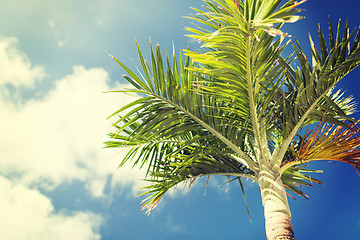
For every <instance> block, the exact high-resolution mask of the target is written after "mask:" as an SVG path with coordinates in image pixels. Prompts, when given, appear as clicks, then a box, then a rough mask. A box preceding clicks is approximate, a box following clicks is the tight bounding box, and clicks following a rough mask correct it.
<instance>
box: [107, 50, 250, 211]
mask: <svg viewBox="0 0 360 240" xmlns="http://www.w3.org/2000/svg"><path fill="white" fill-rule="evenodd" d="M150 48H151V64H150V65H149V64H148V63H147V61H146V60H145V59H144V58H143V55H142V53H141V50H140V48H139V47H138V52H139V59H140V62H141V66H142V72H143V73H142V74H141V76H140V77H139V76H138V75H136V74H135V73H134V72H132V71H131V70H130V69H129V68H127V67H126V66H125V65H123V64H122V63H121V62H120V61H118V60H117V59H115V58H114V57H113V58H114V59H115V60H116V61H117V62H118V63H119V64H120V65H121V66H122V67H123V68H124V69H125V71H127V73H128V74H129V77H128V76H125V78H126V79H127V80H128V81H129V82H130V83H131V84H132V85H133V86H134V87H135V88H134V89H128V90H119V91H114V92H130V93H140V96H139V99H137V100H135V101H134V102H132V103H130V104H128V105H126V106H124V107H122V108H120V109H119V110H118V111H116V112H115V113H114V114H112V115H111V116H110V117H114V116H115V115H119V114H122V116H119V117H118V119H117V120H116V121H115V122H114V123H113V126H114V128H115V130H114V132H113V133H110V134H109V136H110V138H112V140H110V141H107V142H105V144H106V147H112V148H114V147H132V148H131V149H130V151H129V152H128V154H127V155H126V157H125V158H124V159H123V160H122V161H121V163H120V165H119V166H120V167H121V166H122V165H124V164H125V163H127V162H131V161H133V166H138V167H140V168H142V167H147V176H146V180H147V181H150V182H152V183H153V184H152V185H150V186H148V188H149V189H150V190H149V191H148V192H147V193H151V194H152V195H151V196H150V197H149V198H148V199H147V200H146V201H145V202H146V204H145V205H146V206H148V207H150V209H151V208H152V207H151V206H155V205H153V204H155V203H157V201H158V200H159V199H160V198H161V197H162V196H163V194H165V192H166V191H167V190H168V189H170V188H171V187H174V186H175V185H177V184H178V183H180V182H184V181H186V180H189V179H195V178H196V177H198V176H203V175H208V176H209V175H220V174H221V175H229V176H241V177H245V178H250V179H254V175H255V172H256V165H255V164H254V161H253V160H252V158H251V149H250V148H248V145H247V143H246V139H247V135H248V132H247V131H246V130H243V131H239V130H238V126H239V124H242V122H241V118H240V117H238V113H237V112H232V113H230V112H228V111H224V109H226V108H227V105H228V104H227V103H225V104H224V103H223V102H222V101H220V100H218V99H216V98H214V97H212V96H210V95H206V94H196V92H195V91H194V88H196V86H197V82H198V81H199V78H200V77H198V76H194V75H193V74H191V73H190V72H189V70H188V68H191V67H192V66H193V65H194V63H193V61H192V60H190V58H189V57H186V58H185V62H184V61H183V59H182V57H181V56H180V64H178V61H177V58H176V56H175V54H174V55H173V59H172V63H171V61H170V58H169V56H168V55H167V57H166V61H165V63H164V62H163V60H162V56H161V50H160V48H159V47H158V46H157V47H156V49H155V51H153V48H152V46H150ZM200 81H201V80H200Z"/></svg>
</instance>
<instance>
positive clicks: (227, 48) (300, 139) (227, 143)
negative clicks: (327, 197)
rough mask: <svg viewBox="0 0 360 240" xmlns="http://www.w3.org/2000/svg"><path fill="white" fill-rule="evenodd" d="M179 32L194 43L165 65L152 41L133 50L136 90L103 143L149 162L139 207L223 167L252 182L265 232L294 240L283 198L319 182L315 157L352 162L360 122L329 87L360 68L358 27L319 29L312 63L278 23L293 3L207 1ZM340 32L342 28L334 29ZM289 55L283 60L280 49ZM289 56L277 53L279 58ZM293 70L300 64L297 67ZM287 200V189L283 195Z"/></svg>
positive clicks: (143, 164) (356, 157)
mask: <svg viewBox="0 0 360 240" xmlns="http://www.w3.org/2000/svg"><path fill="white" fill-rule="evenodd" d="M204 2H205V4H206V5H205V6H204V9H203V10H198V9H194V10H195V11H196V14H194V15H191V16H190V17H189V18H190V19H192V20H194V21H195V22H196V23H197V24H198V25H196V27H195V28H187V30H188V31H189V32H190V34H191V35H190V37H191V38H194V39H196V40H198V41H199V42H200V43H201V45H202V49H201V50H199V51H190V50H184V52H185V57H183V56H182V55H181V54H180V56H176V54H175V53H174V54H173V56H172V57H170V56H169V55H168V54H167V56H166V59H165V61H163V58H162V55H161V50H160V48H159V46H156V48H155V49H153V47H152V45H151V43H150V49H151V62H150V63H148V62H147V61H146V60H144V58H143V55H142V52H141V50H140V48H139V45H137V47H138V53H139V58H140V63H141V68H142V71H139V74H138V75H137V74H135V73H134V72H132V71H131V70H130V69H128V68H127V67H126V66H125V65H124V64H122V62H120V61H118V60H117V59H115V58H114V59H115V60H116V61H117V62H118V63H119V64H120V65H121V66H122V67H123V68H124V69H125V71H126V72H127V73H128V75H129V76H124V77H125V78H126V79H127V80H128V81H129V82H130V83H131V84H132V86H133V87H134V88H133V89H128V90H119V91H116V92H131V93H137V94H139V98H138V100H136V101H134V102H132V103H130V104H128V105H126V106H124V107H122V108H121V109H119V110H118V111H117V112H115V113H114V114H113V115H112V116H111V117H113V116H114V115H119V114H120V113H121V114H122V116H119V119H117V120H116V121H115V122H114V124H113V126H114V127H115V130H114V132H113V133H111V134H109V136H110V138H111V140H109V141H108V142H106V146H107V147H112V148H113V147H131V149H130V151H129V152H128V154H127V156H126V157H125V158H124V159H123V160H122V162H121V163H120V166H122V165H123V164H125V163H127V162H132V164H133V165H134V166H138V167H140V168H146V173H147V175H146V180H147V181H149V185H148V186H147V187H145V189H147V191H146V192H145V193H144V194H149V196H148V197H147V198H146V199H145V200H144V205H143V208H146V209H148V212H150V211H151V210H153V209H154V208H155V206H156V205H157V204H158V202H159V200H160V199H161V198H162V197H163V196H164V194H165V193H166V192H167V191H168V190H169V189H170V188H173V187H175V186H176V185H177V184H179V183H184V182H185V183H188V184H189V185H191V184H192V183H193V182H194V181H195V180H196V179H198V178H200V177H204V176H206V177H207V178H208V179H209V177H210V176H214V175H223V176H226V177H228V178H229V181H233V180H236V181H238V182H239V183H240V186H241V189H242V191H243V193H244V188H243V185H242V181H241V180H242V179H250V180H253V181H255V182H256V183H258V185H259V188H260V192H261V197H262V202H263V207H264V214H265V221H266V233H267V238H268V239H295V237H294V231H293V227H292V225H291V212H290V209H289V204H288V200H287V195H290V193H295V194H298V195H300V196H303V197H305V198H307V195H306V194H305V193H304V192H303V191H301V190H300V187H302V186H311V185H312V184H314V183H319V182H320V181H318V180H316V179H314V178H313V177H311V176H310V174H309V173H311V172H314V170H311V169H309V168H308V166H307V163H309V162H312V161H319V160H327V161H342V162H346V163H349V164H351V165H352V166H353V167H354V168H355V169H356V170H360V148H359V146H360V136H359V135H358V133H359V131H360V129H359V127H358V121H356V119H354V118H352V117H351V114H352V113H353V112H354V103H353V100H352V98H351V97H344V96H343V93H342V92H341V91H334V87H335V84H336V83H338V82H339V81H340V79H342V78H343V77H344V76H345V75H346V74H348V73H349V72H351V71H352V70H353V69H354V68H356V67H357V66H358V65H360V46H359V41H360V33H359V30H358V31H357V33H355V32H354V31H353V32H349V28H348V23H347V22H346V25H345V27H343V30H342V31H341V28H342V25H341V22H340V21H339V23H338V26H337V29H336V31H334V29H333V27H332V25H331V21H330V20H329V32H330V34H329V39H328V42H327V41H326V40H325V37H324V35H323V33H322V30H321V28H320V26H319V31H318V33H319V34H318V35H319V43H320V44H319V45H320V47H319V50H317V48H316V47H315V45H314V43H313V40H312V38H311V36H310V44H311V49H312V55H311V57H312V59H311V61H308V59H307V58H306V56H305V55H304V53H303V50H302V48H301V46H300V44H299V43H298V42H297V41H296V40H295V41H294V42H292V41H291V40H289V39H290V38H289V37H288V36H287V34H285V33H284V32H282V31H281V27H282V26H283V25H284V24H285V23H292V22H295V21H297V20H299V19H301V17H300V16H298V15H296V14H298V13H299V12H300V9H298V8H296V7H297V6H298V5H299V4H301V3H303V2H305V1H301V2H295V1H294V0H289V1H287V2H286V3H284V4H282V5H281V4H280V3H281V2H282V1H281V0H243V1H239V0H204ZM342 32H343V33H342ZM286 46H288V48H292V49H293V51H294V53H293V54H290V55H289V56H286V54H285V52H286V51H284V49H286ZM284 55H285V57H284ZM296 66H297V67H296ZM290 196H291V195H290Z"/></svg>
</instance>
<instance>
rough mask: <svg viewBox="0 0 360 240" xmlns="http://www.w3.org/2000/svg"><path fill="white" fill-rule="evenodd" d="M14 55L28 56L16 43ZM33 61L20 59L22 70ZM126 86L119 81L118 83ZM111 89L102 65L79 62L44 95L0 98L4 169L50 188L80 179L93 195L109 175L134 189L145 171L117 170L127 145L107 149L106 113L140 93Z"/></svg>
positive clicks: (1, 170)
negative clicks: (20, 100)
mask: <svg viewBox="0 0 360 240" xmlns="http://www.w3.org/2000/svg"><path fill="white" fill-rule="evenodd" d="M10 39H12V38H10ZM6 41H9V39H7V40H6ZM11 41H13V40H11ZM2 43H3V41H2ZM12 56H13V57H14V58H15V59H18V58H19V57H22V58H23V59H27V56H26V55H25V54H23V53H21V52H19V51H18V50H16V49H13V55H12ZM7 57H9V56H7V55H6V56H5V58H7ZM30 65H31V63H30V62H29V61H20V62H19V66H18V67H19V69H20V70H19V71H21V69H26V70H27V69H29V68H27V67H26V66H30ZM40 68H41V67H40ZM21 74H22V73H19V76H21ZM31 76H32V78H31V79H30V81H35V80H34V78H36V77H37V76H38V75H36V74H33V75H31ZM11 83H12V82H11ZM20 84H23V85H20ZM17 86H18V87H20V86H25V87H28V83H27V82H26V81H24V80H23V79H22V78H19V81H18V82H17ZM124 87H125V86H124V85H119V84H117V85H116V86H114V89H121V88H124ZM111 89H112V88H111V87H110V79H109V75H108V73H107V72H106V71H105V70H104V69H102V68H92V69H85V68H84V67H83V66H75V67H74V68H73V73H72V74H70V75H67V76H65V77H64V78H62V79H60V80H57V81H56V82H55V86H54V88H53V89H52V90H51V91H49V92H48V93H47V94H45V95H44V96H43V97H42V98H40V99H29V100H26V101H25V103H24V104H23V105H21V106H20V107H15V106H14V105H12V104H8V102H6V103H5V101H2V100H1V98H0V109H1V115H0V121H1V123H2V124H1V125H0V132H1V133H2V136H1V138H0V174H3V175H5V176H8V177H11V178H12V179H13V181H18V182H20V183H22V184H24V185H25V186H30V185H32V186H33V185H34V184H35V185H38V186H40V187H42V188H45V189H47V190H53V189H55V188H56V187H57V186H59V185H60V184H61V183H63V182H71V181H73V180H79V181H82V182H84V183H85V184H86V187H87V188H88V189H89V191H90V192H91V193H92V195H93V196H95V197H101V196H104V188H105V186H106V184H107V183H108V181H109V178H110V179H111V182H112V184H111V185H112V186H114V187H116V186H119V185H121V186H124V185H128V186H132V187H133V189H134V191H133V193H135V192H136V190H135V188H138V187H139V186H141V185H142V183H141V182H140V180H139V179H141V178H142V177H143V175H142V173H141V172H140V171H138V170H135V169H134V170H130V168H129V167H125V168H122V169H119V170H117V165H118V163H119V162H120V161H121V159H122V157H123V156H124V154H126V150H123V151H121V152H120V153H118V152H119V150H116V149H115V150H114V149H112V150H110V149H104V148H103V144H102V143H103V142H104V141H105V140H106V139H107V135H106V134H107V132H109V130H110V125H111V123H110V122H109V121H107V120H106V117H107V116H108V115H110V114H111V113H112V112H114V111H115V110H116V109H118V108H120V107H121V106H123V105H124V104H127V103H129V102H130V101H133V100H134V99H135V98H136V97H135V96H129V95H125V94H115V93H111V94H110V93H103V91H105V90H111ZM116 153H118V154H117V155H115V154H116ZM113 176H116V177H113Z"/></svg>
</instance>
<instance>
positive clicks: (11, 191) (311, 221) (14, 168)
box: [0, 0, 360, 240]
mask: <svg viewBox="0 0 360 240" xmlns="http://www.w3.org/2000/svg"><path fill="white" fill-rule="evenodd" d="M0 4H1V6H2V7H1V8H0V112H1V114H0V121H1V124H0V133H1V137H0V212H1V213H2V214H1V215H0V226H2V227H1V231H0V239H9V240H10V239H11V240H17V239H19V240H20V239H36V240H38V239H39V240H42V239H54V240H60V239H61V240H62V239H67V240H69V239H70V240H71V239H76V240H92V239H103V240H113V239H124V240H127V239H184V238H187V239H224V238H225V239H227V238H228V239H229V238H234V239H265V230H264V217H263V209H262V205H261V199H260V194H259V190H258V188H257V186H256V185H255V184H253V183H251V182H245V188H246V194H247V200H248V203H249V208H250V212H251V215H252V219H253V222H252V223H250V221H249V218H248V216H247V213H246V208H245V204H244V201H243V196H242V194H241V189H240V187H239V186H238V185H236V184H230V185H229V186H228V187H226V186H220V187H219V185H221V183H222V181H223V180H224V179H222V178H215V179H212V180H210V184H209V188H208V190H207V194H206V196H205V197H204V186H205V179H203V180H201V181H199V182H198V183H197V184H196V185H195V186H194V187H193V188H192V189H191V190H189V191H187V192H186V191H185V190H184V189H182V188H179V189H177V190H176V191H174V192H171V193H169V194H168V195H167V196H166V197H165V198H164V199H163V200H162V202H161V203H160V205H159V206H158V207H157V208H156V209H155V211H154V212H153V213H152V214H151V215H150V216H147V215H145V213H144V212H142V211H141V210H140V203H141V200H142V198H141V197H140V198H136V195H137V194H139V193H140V191H139V190H138V188H139V187H141V186H143V183H142V182H141V181H139V179H140V178H141V177H142V174H143V173H142V172H141V171H138V170H136V169H130V168H129V167H124V168H121V169H117V168H116V166H117V164H118V163H119V161H120V160H121V157H122V156H124V154H125V151H121V152H118V151H117V150H115V151H114V150H109V149H103V148H102V142H103V141H105V140H106V133H107V132H108V131H109V129H110V122H109V121H106V117H107V116H108V115H110V114H111V113H112V112H113V111H115V110H116V109H117V108H119V107H121V106H122V105H123V104H125V103H127V102H129V101H131V100H133V99H134V97H133V96H128V95H122V94H105V93H103V92H104V91H106V90H112V89H119V88H122V87H124V86H125V85H126V84H127V83H126V82H125V81H124V80H123V79H122V77H121V75H122V74H123V73H124V72H123V71H122V70H121V68H120V66H119V65H117V64H116V63H115V62H114V61H113V60H112V59H111V58H110V57H109V56H108V55H107V54H106V52H105V51H108V52H109V53H111V54H112V55H114V56H115V57H117V58H119V59H122V61H123V62H124V63H126V64H127V65H130V66H132V65H133V62H132V59H134V62H135V63H136V62H137V61H136V59H137V53H136V47H135V40H137V41H139V43H140V45H141V47H142V48H143V51H144V52H146V51H147V50H148V49H149V48H148V43H149V37H151V39H152V42H153V43H159V44H160V46H161V47H162V48H163V49H166V48H167V49H169V50H171V49H172V44H173V43H174V44H175V48H176V49H177V51H178V52H179V51H180V49H182V48H187V46H190V47H196V45H195V44H194V42H192V41H191V40H190V39H188V38H187V37H184V34H185V33H186V32H185V31H184V27H185V26H188V25H189V20H187V19H185V18H182V16H186V15H187V14H188V12H190V11H191V10H190V9H189V7H190V6H192V7H197V8H199V7H200V6H201V5H202V2H201V1H200V0H151V1H146V0H133V1H126V0H104V1H94V0H90V1H85V0H78V1H74V0H73V1H71V0H62V1H59V0H52V1H45V0H17V1H10V0H0ZM358 7H359V3H358V1H357V0H343V1H341V2H340V1H338V0H309V1H307V2H306V3H304V4H303V5H302V8H305V9H306V11H304V12H303V13H302V14H303V15H304V16H305V17H306V18H305V19H303V20H301V21H299V22H297V23H295V24H291V25H288V26H287V27H286V31H287V32H288V33H289V34H291V35H292V36H294V37H296V38H297V39H298V40H299V41H300V43H302V44H303V46H307V47H306V48H305V49H306V50H308V49H309V47H308V46H309V44H308V40H307V34H308V32H310V33H312V34H313V36H314V37H315V36H316V35H315V34H316V31H317V23H318V22H320V23H321V26H322V27H323V29H326V28H327V17H328V15H329V14H330V16H331V18H332V19H333V23H334V24H335V23H336V21H337V19H338V18H342V19H343V20H345V19H346V18H349V23H350V28H355V27H357V26H359V24H360V14H359V13H358ZM325 32H326V30H325ZM307 54H309V52H307ZM359 78H360V70H359V69H358V70H356V71H354V72H352V73H351V74H350V75H348V76H347V77H346V78H345V79H344V80H343V81H342V82H341V83H340V85H339V87H340V88H343V89H347V92H346V94H349V95H350V94H351V95H354V97H355V99H356V100H357V102H360V94H359V89H360V85H359V82H358V81H359ZM356 117H360V115H359V114H356ZM312 166H313V167H314V168H318V169H324V173H323V174H321V175H319V176H317V177H318V178H319V179H321V180H323V181H324V182H325V185H324V186H316V187H315V188H307V189H305V192H306V193H308V195H310V197H311V198H310V200H305V199H298V200H296V201H294V200H291V199H290V200H289V201H290V207H291V210H292V214H293V220H292V221H293V225H294V228H295V234H296V236H297V239H300V240H301V239H307V240H311V239H328V240H329V239H330V240H331V239H334V240H337V239H357V238H358V236H359V235H360V207H359V205H358V203H359V202H360V191H359V186H360V177H359V176H358V175H357V174H356V172H355V171H354V170H353V169H352V168H351V167H349V166H347V165H344V164H328V163H326V162H324V163H316V164H313V165H312Z"/></svg>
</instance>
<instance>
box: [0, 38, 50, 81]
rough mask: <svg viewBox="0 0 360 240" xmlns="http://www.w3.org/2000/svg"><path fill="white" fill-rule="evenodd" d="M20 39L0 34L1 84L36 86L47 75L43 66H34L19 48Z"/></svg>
mask: <svg viewBox="0 0 360 240" xmlns="http://www.w3.org/2000/svg"><path fill="white" fill-rule="evenodd" d="M17 44H18V40H17V39H16V38H14V37H3V36H0V56H1V58H0V85H1V84H11V85H13V86H14V87H19V86H26V87H34V85H35V83H36V82H38V81H41V80H43V79H44V77H45V76H46V74H45V70H44V68H43V67H42V66H37V65H35V66H33V65H32V64H31V62H30V60H29V58H28V57H27V55H26V54H25V53H23V52H21V51H20V50H18V49H17Z"/></svg>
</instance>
